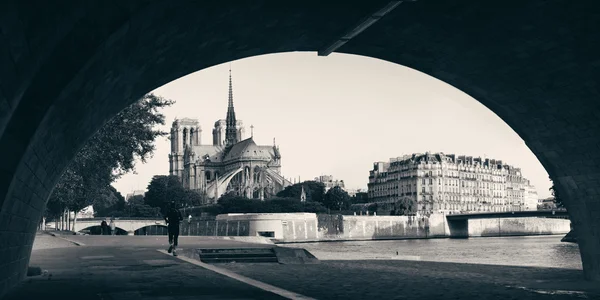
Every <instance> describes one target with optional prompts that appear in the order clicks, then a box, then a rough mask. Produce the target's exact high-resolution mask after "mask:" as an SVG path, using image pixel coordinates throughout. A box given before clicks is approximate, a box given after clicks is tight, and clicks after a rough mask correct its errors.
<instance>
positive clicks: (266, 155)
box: [224, 137, 274, 161]
mask: <svg viewBox="0 0 600 300" xmlns="http://www.w3.org/2000/svg"><path fill="white" fill-rule="evenodd" d="M273 156H274V153H273V149H272V147H271V146H258V145H256V143H255V142H254V140H253V139H252V138H251V137H250V138H248V139H245V140H243V141H241V142H239V143H237V144H235V145H233V146H232V147H231V149H230V150H229V152H228V153H227V155H226V156H225V159H224V161H229V160H235V159H259V160H266V161H268V160H271V159H272V158H273Z"/></svg>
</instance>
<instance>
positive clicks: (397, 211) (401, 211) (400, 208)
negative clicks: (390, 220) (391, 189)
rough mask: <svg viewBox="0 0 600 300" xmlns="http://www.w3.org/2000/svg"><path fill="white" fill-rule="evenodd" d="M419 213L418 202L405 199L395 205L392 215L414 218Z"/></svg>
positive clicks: (408, 198)
mask: <svg viewBox="0 0 600 300" xmlns="http://www.w3.org/2000/svg"><path fill="white" fill-rule="evenodd" d="M416 213H417V201H415V199H413V198H410V197H403V198H401V199H400V200H398V201H396V202H395V203H394V206H393V208H392V210H391V211H390V215H392V216H412V215H415V214H416Z"/></svg>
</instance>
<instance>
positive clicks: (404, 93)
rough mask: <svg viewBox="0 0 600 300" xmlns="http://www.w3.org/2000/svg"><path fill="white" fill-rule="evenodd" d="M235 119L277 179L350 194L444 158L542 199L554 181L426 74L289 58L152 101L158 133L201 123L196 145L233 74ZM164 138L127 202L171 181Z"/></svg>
mask: <svg viewBox="0 0 600 300" xmlns="http://www.w3.org/2000/svg"><path fill="white" fill-rule="evenodd" d="M230 67H231V73H232V77H233V101H234V105H235V112H236V117H237V119H238V120H242V121H243V122H244V125H245V128H246V137H249V136H250V131H251V130H250V125H254V140H255V142H256V143H257V144H259V145H272V144H273V139H274V138H275V139H276V143H277V144H278V145H279V147H280V151H281V155H282V175H283V176H285V177H286V178H296V179H297V180H298V178H299V179H300V180H302V181H304V180H311V179H313V178H314V177H317V176H319V175H333V176H334V177H335V178H336V179H341V180H344V183H345V185H346V188H350V189H359V188H362V189H366V188H367V183H368V180H369V179H368V177H369V170H370V169H372V167H373V163H374V162H376V161H388V160H389V159H390V158H392V157H399V156H402V155H404V154H412V153H424V152H427V151H429V152H443V153H446V154H457V155H469V156H475V157H478V156H481V157H487V158H495V159H501V160H502V161H503V162H505V163H508V164H510V165H513V166H516V167H520V168H521V169H522V172H523V175H524V176H525V177H526V178H527V179H530V180H531V182H532V184H533V185H535V187H536V189H537V192H538V195H539V197H540V198H542V197H543V198H545V197H549V196H550V192H549V191H548V189H549V188H550V186H551V182H550V180H549V178H548V173H547V172H546V170H545V169H544V167H543V166H542V165H541V164H540V162H539V160H538V159H537V158H536V157H535V155H534V154H533V153H532V152H531V150H530V149H529V148H528V147H527V146H526V145H525V142H524V141H523V140H522V139H521V138H520V137H519V136H518V135H517V133H515V132H514V130H512V129H511V128H510V127H509V126H508V125H507V124H506V123H504V121H502V120H501V119H500V118H499V117H498V116H496V114H494V113H493V112H492V111H490V110H489V109H488V108H486V107H485V106H483V105H482V104H480V103H479V102H478V101H477V100H476V99H473V98H472V97H470V96H469V95H467V94H465V93H464V92H462V91H460V90H458V89H456V88H454V87H452V86H450V85H448V84H446V83H444V82H442V81H440V80H438V79H435V78H433V77H431V76H429V75H426V74H424V73H421V72H419V71H416V70H414V69H411V68H407V67H404V66H401V65H398V64H394V63H390V62H387V61H383V60H379V59H374V58H369V57H364V56H356V55H347V54H338V53H333V54H331V55H329V56H327V57H320V56H317V53H316V52H291V53H279V54H270V55H262V56H255V57H250V58H246V59H241V60H237V61H233V62H230V63H225V64H221V65H217V66H213V67H211V68H207V69H203V70H200V71H198V72H195V73H192V74H190V75H187V76H185V77H182V78H179V79H177V80H175V81H172V82H170V83H168V84H166V85H164V86H162V87H160V88H158V89H156V90H154V91H152V92H153V93H155V94H157V95H160V96H162V97H165V98H169V99H172V100H175V101H176V103H175V104H174V105H173V106H171V107H168V108H166V109H164V110H162V112H163V114H164V115H165V116H166V124H165V126H163V128H162V129H163V130H165V131H169V130H170V126H171V123H172V122H173V120H174V119H176V118H194V119H198V121H199V122H200V126H201V127H202V136H201V142H202V144H211V143H212V128H213V126H214V123H215V121H217V120H218V119H224V118H225V116H226V112H227V99H228V89H229V68H230ZM169 151H170V142H169V141H168V140H167V138H159V139H158V140H157V141H156V151H155V152H154V155H153V157H152V158H150V159H149V160H148V161H147V163H145V164H142V163H141V162H140V163H138V164H137V166H136V171H135V173H131V174H127V175H125V176H123V177H122V178H120V179H119V180H118V181H117V182H115V183H114V184H113V185H114V186H115V188H116V189H117V190H118V191H119V192H121V194H123V195H126V194H128V193H131V192H132V191H134V190H145V189H146V188H147V186H148V184H149V182H150V180H151V178H152V176H154V175H167V174H168V172H169V160H168V154H169Z"/></svg>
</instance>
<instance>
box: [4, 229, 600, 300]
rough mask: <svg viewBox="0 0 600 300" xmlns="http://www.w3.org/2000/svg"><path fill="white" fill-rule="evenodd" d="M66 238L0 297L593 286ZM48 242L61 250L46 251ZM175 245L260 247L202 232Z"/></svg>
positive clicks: (375, 294)
mask: <svg viewBox="0 0 600 300" xmlns="http://www.w3.org/2000/svg"><path fill="white" fill-rule="evenodd" d="M47 237H48V238H50V239H59V238H58V237H49V236H47ZM68 238H70V239H72V240H74V241H76V242H78V243H80V244H82V245H83V244H85V245H84V246H73V245H66V244H64V243H63V241H50V240H48V239H47V238H41V239H39V240H37V241H36V243H43V244H45V245H47V247H38V248H37V249H40V250H35V251H33V254H32V259H31V265H32V266H40V267H41V268H42V269H44V270H48V271H49V274H47V275H43V276H37V277H29V278H27V279H26V280H25V281H24V282H23V283H21V285H20V286H19V287H18V288H16V289H15V290H14V291H13V292H12V293H11V294H9V295H8V296H7V298H6V299H10V300H16V299H61V300H67V299H98V300H116V299H133V300H137V299H150V300H159V299H160V300H171V299H177V300H186V299H284V298H283V297H280V296H278V295H275V294H273V293H270V292H267V291H265V290H262V289H259V288H256V287H254V286H252V285H249V284H246V283H244V282H250V281H248V280H246V281H244V282H241V281H239V280H235V279H232V278H231V277H230V276H225V275H222V274H226V273H229V274H232V273H235V274H238V275H242V276H245V277H246V278H250V279H253V280H255V281H259V282H261V283H264V284H266V285H271V286H274V287H278V288H281V289H284V290H286V291H290V292H292V293H297V294H300V295H305V296H307V297H312V298H316V299H419V300H422V299H600V289H599V288H600V287H594V285H593V284H589V283H584V282H582V281H581V275H582V274H581V271H578V270H566V269H550V268H530V267H506V266H491V265H473V264H454V263H438V262H422V261H380V260H373V261H322V262H321V264H317V265H279V264H219V265H214V266H216V267H217V268H220V269H221V270H225V271H223V272H215V271H212V270H209V269H206V268H203V267H201V266H197V265H195V264H193V263H189V262H186V261H183V260H181V259H178V258H174V257H172V256H167V255H165V254H164V253H161V252H159V251H157V249H163V248H165V247H166V240H165V239H166V237H149V236H148V237H136V236H133V237H132V236H129V237H127V236H115V237H112V236H106V237H101V236H95V237H89V236H69V237H68ZM54 242H55V243H57V244H56V245H57V246H58V247H61V248H55V249H48V248H49V247H50V246H48V245H50V243H54ZM180 243H181V246H182V248H187V249H191V248H196V247H206V246H210V245H212V246H214V247H236V246H261V245H251V244H244V243H239V242H234V241H227V240H223V239H206V238H202V237H194V238H191V237H190V238H184V239H182V241H181V242H180ZM262 246H263V247H272V246H273V245H262ZM41 248H46V249H41ZM217 271H218V270H217ZM574 291H586V292H585V293H578V292H574Z"/></svg>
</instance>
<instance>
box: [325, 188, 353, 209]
mask: <svg viewBox="0 0 600 300" xmlns="http://www.w3.org/2000/svg"><path fill="white" fill-rule="evenodd" d="M323 205H325V207H327V208H329V209H336V210H342V209H347V208H348V207H349V206H350V196H349V195H348V193H347V192H346V191H344V190H343V189H342V188H341V187H339V186H334V187H332V188H330V189H329V190H328V191H327V193H325V197H324V201H323Z"/></svg>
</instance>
